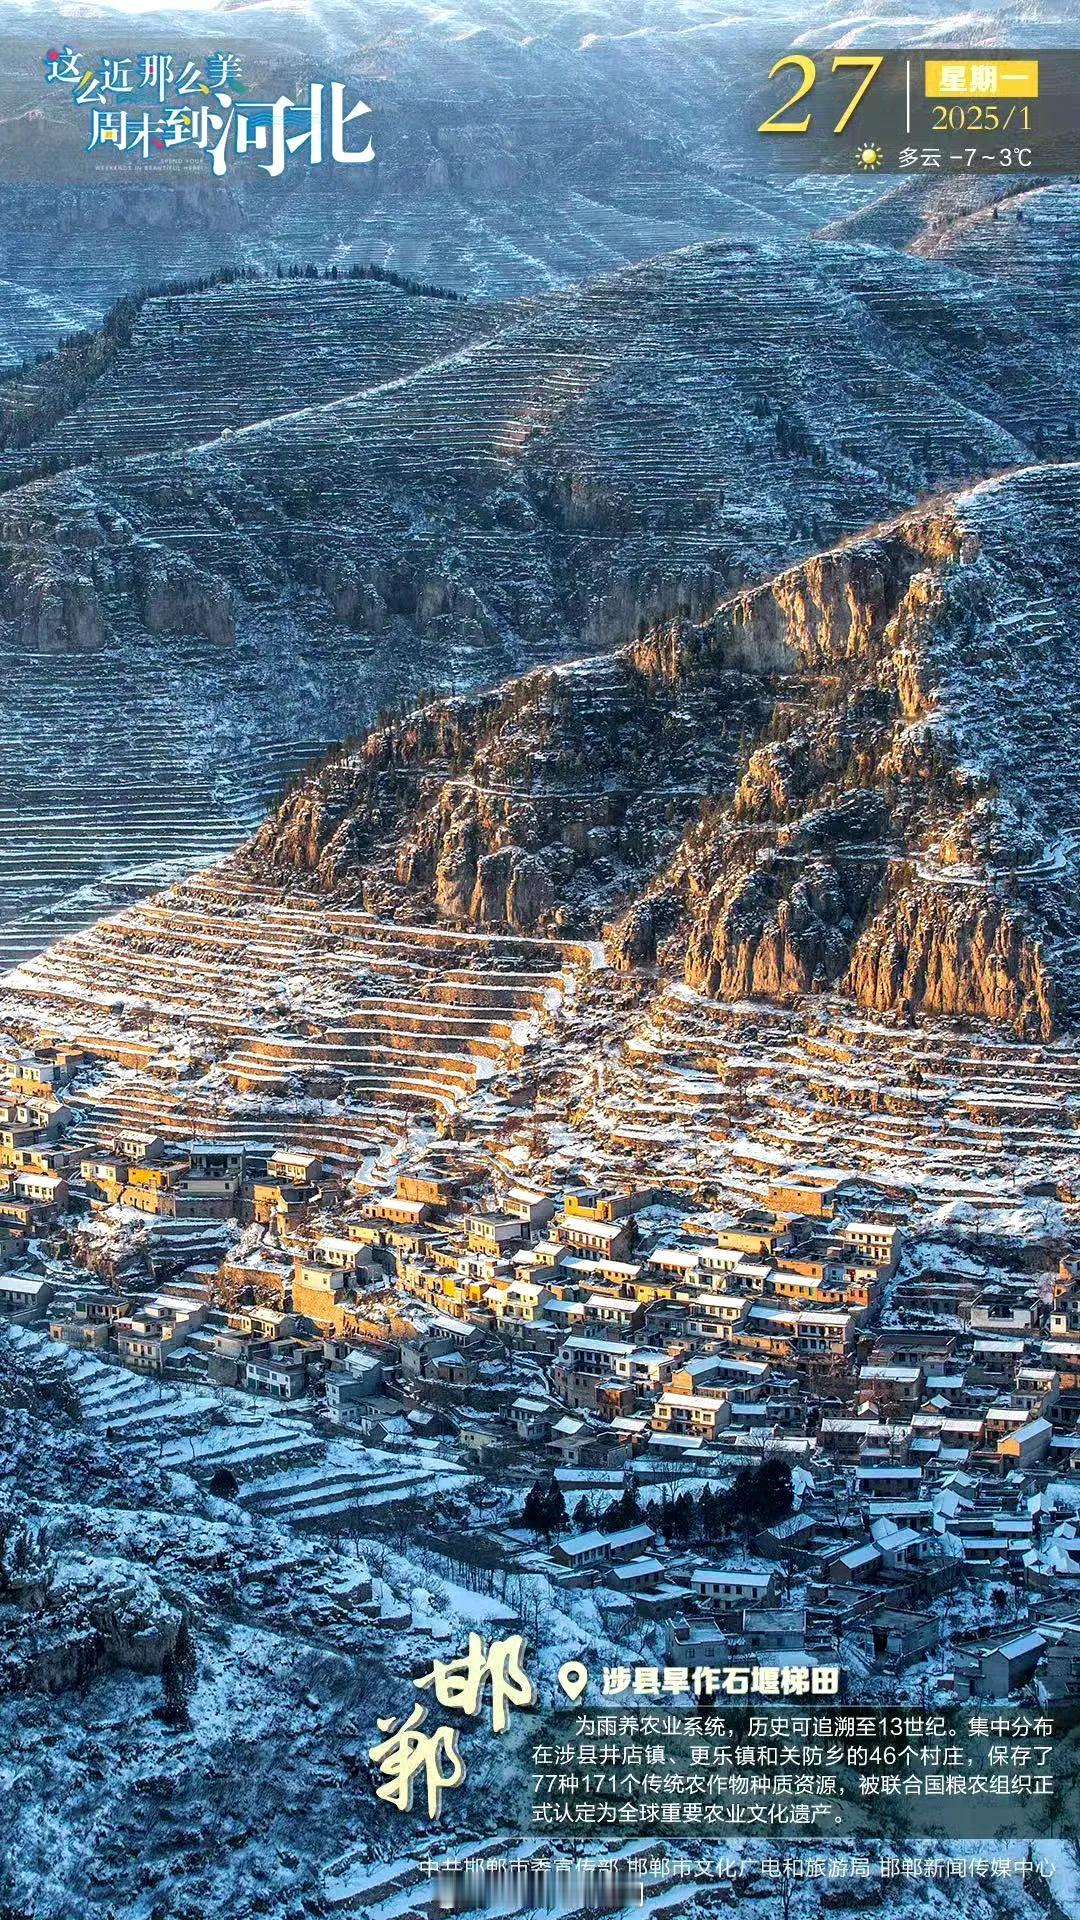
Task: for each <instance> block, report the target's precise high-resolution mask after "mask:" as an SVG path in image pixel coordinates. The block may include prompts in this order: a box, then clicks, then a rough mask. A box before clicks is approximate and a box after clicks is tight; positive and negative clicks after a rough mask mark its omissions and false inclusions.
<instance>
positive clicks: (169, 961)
mask: <svg viewBox="0 0 1080 1920" xmlns="http://www.w3.org/2000/svg"><path fill="white" fill-rule="evenodd" d="M589 962H590V955H589V954H588V952H587V951H586V950H584V949H574V948H572V947H565V946H561V945H560V944H559V943H557V942H555V941H547V940H526V939H517V938H509V937H505V938H503V937H499V936H497V935H490V936H483V935H468V934H455V933H453V932H450V931H447V930H446V929H441V928H423V927H416V928H408V929H397V928H394V927H392V926H390V925H387V924H384V923H382V922H380V921H378V920H376V919H375V918H374V917H373V916H372V915H370V914H367V913H364V912H363V911H362V910H360V909H341V910H334V911H330V912H328V911H327V910H326V908H325V905H324V903H322V902H320V901H319V900H318V899H317V898H316V897H315V896H314V895H312V896H308V897H306V898H305V897H304V896H303V895H291V896H288V897H286V896H285V895H283V894H278V893H275V892H274V891H273V890H270V889H266V888H260V887H257V886H254V885H252V884H251V883H250V882H247V881H246V880H244V879H243V877H242V876H240V875H238V874H236V873H235V872H234V871H233V870H232V869H230V868H229V867H227V866H226V867H224V868H218V869H213V870H211V871H209V872H207V873H204V874H202V875H197V876H196V877H195V878H194V879H193V880H190V881H188V882H186V883H184V884H183V885H180V886H176V887H173V888H170V889H169V890H168V891H167V892H166V893H164V894H162V895H159V896H157V897H156V898H153V899H150V900H148V901H146V902H144V903H142V904H140V905H136V906H134V907H131V908H129V909H128V910H127V911H125V912H123V913H121V914H119V915H116V916H113V917H112V918H108V919H104V920H101V921H99V922H97V923H96V925H95V926H94V927H92V928H91V929H89V930H88V931H87V932H85V933H81V934H75V935H73V936H71V937H70V938H69V939H67V940H65V941H63V942H61V943H59V944H58V945H56V946H54V947H52V948H50V949H49V950H48V951H47V952H45V953H44V954H42V955H40V956H39V957H37V958H36V959H29V960H27V961H25V962H24V963H23V964H22V965H21V966H19V967H17V968H16V969H14V970H13V971H12V972H11V973H10V974H8V975H7V976H6V978H5V980H4V982H3V992H2V994H0V1021H2V1022H3V1024H4V1025H5V1026H7V1027H8V1028H9V1029H11V1030H12V1031H18V1032H19V1033H20V1034H22V1035H23V1036H25V1037H32V1036H33V1034H34V1033H35V1032H37V1031H40V1030H41V1029H43V1028H48V1030H50V1031H61V1032H64V1033H66V1034H69V1035H71V1036H73V1037H77V1038H78V1039H79V1040H80V1041H81V1042H82V1043H84V1044H86V1045H87V1046H89V1047H90V1048H92V1049H93V1050H94V1051H95V1052H96V1053H98V1054H99V1055H103V1056H104V1057H105V1058H107V1059H111V1060H113V1061H114V1062H116V1065H117V1069H118V1070H117V1072H116V1073H115V1074H114V1075H113V1076H112V1077H110V1078H109V1079H108V1080H106V1081H105V1082H104V1083H102V1084H100V1085H95V1087H94V1088H93V1089H91V1090H90V1091H88V1092H86V1093H84V1094H83V1095H82V1096H80V1098H81V1101H82V1118H83V1127H82V1133H83V1137H84V1138H85V1139H87V1140H92V1139H97V1138H107V1137H109V1136H110V1135H111V1134H113V1133H115V1131H116V1129H117V1128H118V1126H121V1125H128V1126H133V1125H144V1126H148V1127H152V1128H154V1129H155V1130H159V1131H161V1132H163V1133H166V1134H169V1135H171V1136H173V1137H179V1138H183V1137H190V1136H191V1135H192V1134H194V1133H198V1134H209V1135H210V1136H212V1137H213V1138H223V1137H232V1138H239V1139H244V1138H248V1139H250V1138H251V1137H252V1136H253V1134H255V1135H257V1136H258V1137H260V1138H266V1137H271V1138H272V1137H273V1132H274V1128H275V1125H276V1126H277V1127H280V1126H281V1125H282V1123H283V1119H284V1116H285V1115H286V1114H287V1115H288V1118H289V1134H290V1138H293V1139H296V1140H303V1141H304V1142H305V1143H306V1144H308V1145H309V1146H311V1147H313V1148H316V1149H318V1150H320V1151H323V1152H325V1153H327V1154H329V1155H332V1156H342V1157H346V1158H350V1159H354V1160H355V1159H359V1158H362V1157H363V1156H364V1154H366V1153H368V1152H370V1151H372V1150H373V1149H374V1148H376V1147H377V1146H378V1144H379V1143H380V1141H381V1140H383V1139H385V1138H386V1137H387V1135H388V1131H389V1129H390V1126H391V1123H392V1122H393V1121H394V1120H395V1119H397V1120H398V1121H403V1120H405V1119H406V1118H407V1116H408V1115H409V1114H412V1113H418V1112H419V1113H432V1112H435V1111H439V1110H445V1109H447V1108H449V1107H451V1106H453V1105H454V1104H455V1103H456V1102H458V1101H459V1100H461V1099H462V1098H463V1097H464V1096H466V1095H467V1094H468V1093H470V1092H471V1091H472V1090H473V1089H474V1088H475V1087H476V1086H477V1084H478V1083H479V1082H480V1081H481V1080H483V1079H486V1078H487V1077H489V1076H490V1075H491V1073H492V1072H493V1071H494V1070H495V1067H496V1064H497V1063H498V1062H500V1061H502V1060H504V1059H506V1058H508V1057H513V1056H515V1055H516V1053H517V1052H518V1051H519V1050H520V1049H521V1047H522V1046H524V1045H525V1044H526V1042H527V1041H528V1039H529V1038H530V1036H531V1035H532V1034H533V1033H534V1032H535V1031H536V1030H537V1028H538V1027H539V1025H540V1024H541V1022H542V1021H543V1019H544V1018H545V1016H546V1015H547V1014H549V1013H551V1012H552V1011H554V1009H555V1008H556V1007H557V1006H558V1005H559V1004H560V1003H561V1001H562V999H563V998H564V996H565V995H566V993H567V992H568V991H569V990H571V989H572V983H573V977H574V972H575V969H576V968H580V967H584V966H587V965H588V964H589ZM168 1061H172V1062H173V1063H175V1064H176V1065H181V1064H183V1063H184V1062H187V1063H188V1065H189V1066H190V1067H192V1068H193V1069H194V1074H193V1077H191V1078H189V1079H185V1080H184V1081H183V1082H182V1084H181V1085H180V1086H178V1087H176V1088H174V1087H172V1086H170V1085H168V1084H167V1083H165V1082H163V1081H162V1079H161V1078H160V1074H159V1073H152V1072H148V1071H147V1068H148V1067H149V1065H150V1064H151V1063H153V1065H154V1067H155V1068H158V1069H159V1068H160V1066H161V1065H162V1063H163V1062H168ZM311 1094H317V1095H318V1096H319V1098H320V1100H321V1102H322V1104H321V1105H320V1106H318V1107H314V1108H313V1107H312V1106H311V1105H310V1104H308V1105H305V1102H306V1101H308V1100H309V1096H310V1095H311ZM237 1096H239V1097H237Z"/></svg>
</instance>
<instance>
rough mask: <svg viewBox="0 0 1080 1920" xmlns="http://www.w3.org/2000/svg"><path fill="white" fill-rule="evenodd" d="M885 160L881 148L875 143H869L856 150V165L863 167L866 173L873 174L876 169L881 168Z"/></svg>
mask: <svg viewBox="0 0 1080 1920" xmlns="http://www.w3.org/2000/svg"><path fill="white" fill-rule="evenodd" d="M884 158H885V155H884V154H883V153H882V151H881V148H880V147H879V146H878V145H877V144H876V142H874V141H868V142H866V143H865V144H864V145H862V146H858V147H856V149H855V164H856V166H858V167H861V168H862V171H863V172H864V173H873V172H874V170H875V168H877V167H880V165H881V163H882V161H883V160H884Z"/></svg>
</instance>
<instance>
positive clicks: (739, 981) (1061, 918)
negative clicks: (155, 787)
mask: <svg viewBox="0 0 1080 1920" xmlns="http://www.w3.org/2000/svg"><path fill="white" fill-rule="evenodd" d="M1077 490H1078V484H1077V469H1076V468H1074V467H1051V468H1036V469H1032V470H1030V471H1028V472H1025V473H1023V474H1021V475H1017V476H1015V477H1014V478H1013V479H1011V480H1007V481H1003V482H1001V483H997V484H995V485H993V486H991V487H987V488H980V489H977V490H975V491H973V492H972V493H970V494H964V495H960V496H956V497H954V498H951V499H947V500H942V501H941V502H940V503H938V504H935V505H933V506H931V507H929V508H927V509H925V510H923V511H922V512H920V513H919V514H916V515H913V516H907V517H904V518H902V519H901V520H899V521H897V522H895V523H893V524H892V525H891V526H887V527H883V528H881V529H878V530H876V531H875V532H874V533H873V534H872V535H870V536H868V537H866V538H865V539H863V540H855V541H851V542H847V543H845V544H843V545H842V546H840V547H837V548H834V549H832V550H830V551H828V552H826V553H823V554H820V555H817V556H814V557H813V558H812V559H811V560H810V561H808V562H806V563H805V564H803V565H800V566H797V567H793V568H790V569H788V570H786V571H785V572H784V573H782V574H779V575H777V576H775V577H774V578H772V579H771V580H768V581H766V582H765V583H763V584H762V586H760V587H759V588H756V589H754V590H752V591H748V592H745V593H739V594H736V595H734V596H729V597H727V598H725V599H723V600H721V601H720V602H719V603H718V604H717V605H716V607H715V608H714V610H713V611H712V613H711V614H710V615H709V617H708V618H706V619H703V620H698V621H691V620H676V621H669V622H667V623H665V624H662V625H660V626H658V627H656V628H654V629H653V630H652V631H650V632H648V633H646V634H644V635H643V636H642V637H641V638H640V639H638V640H635V641H633V642H632V643H631V644H630V645H629V646H627V647H626V648H625V649H624V650H622V651H621V652H620V653H618V654H617V655H616V656H614V657H613V658H612V659H610V660H608V661H605V662H603V663H596V662H592V663H584V664H581V665H578V666H575V667H572V668H563V669H559V670H547V671H542V672H538V673H534V674H532V675H528V676H526V677H525V678H523V679H521V680H518V681H514V682H511V683H510V684H509V685H508V686H507V687H505V688H503V689H502V690H501V691H500V692H498V693H497V694H493V695H487V696H484V697H483V698H482V699H480V700H477V701H457V702H452V703H436V704H435V705H433V706H432V707H430V708H428V709H425V710H424V711H423V712H422V713H420V714H418V715H416V716H413V717H412V718H410V719H408V720H404V721H401V722H398V723H396V724H394V725H391V726H388V727H386V728H384V729H381V730H380V731H379V732H378V733H377V734H375V735H373V736H371V737H370V738H369V739H368V740H367V741H366V742H364V743H363V745H362V746H361V747H360V748H359V749H357V750H356V751H355V752H352V753H349V754H347V755H344V756H342V757H340V758H338V759H337V760H334V761H332V762H331V763H330V764H329V765H328V766H327V767H326V768H325V769H324V770H323V771H322V773H321V774H320V775H319V776H318V777H316V778H314V779H311V780H307V781H304V782H303V783H302V784H301V786H300V787H299V789H298V791H297V792H296V793H295V794H294V795H293V796H292V797H291V799H290V800H289V801H288V802H287V803H286V804H285V806H284V807H283V808H282V810H281V812H280V813H279V814H278V815H277V816H276V817H275V818H273V819H272V820H270V821H269V822H268V823H267V825H266V826H265V827H264V828H263V830H262V831H261V833H260V834H259V835H258V836H257V838H256V840H255V842H254V843H253V845H252V847H251V849H250V856H249V857H250V858H251V860H252V861H253V862H254V863H255V864H256V865H258V866H261V867H263V868H264V869H266V870H269V871H271V872H272V873H274V874H275V876H277V877H281V876H282V875H283V874H287V873H290V872H296V871H297V870H299V871H302V872H304V873H306V874H308V875H309V876H313V877H314V878H315V879H316V880H317V881H318V882H319V883H320V884H322V885H325V886H327V887H341V886H348V887H351V888H352V889H353V890H354V891H357V890H358V891H360V892H362V893H363V895H364V896H365V897H366V898H367V899H369V900H370V901H371V902H372V903H373V904H378V905H380V906H381V907H383V908H387V909H389V910H392V911H394V912H396V913H398V914H401V915H403V916H405V917H408V916H409V915H410V914H412V915H418V916H423V915H435V916H441V917H443V918H445V919H447V920H451V921H454V922H455V923H457V924H475V925H478V926H491V925H504V926H508V927H511V928H513V929H515V930H517V931H525V932H528V931H532V930H536V929H543V930H554V929H559V930H570V931H573V932H575V933H577V934H579V935H582V936H588V935H594V936H595V935H596V934H598V933H599V932H600V931H601V929H604V928H606V937H607V939H608V943H609V953H610V956H611V958H612V960H613V962H614V964H616V965H620V966H627V967H631V966H638V965H660V966H662V967H664V968H665V969H673V970H675V969H677V970H678V971H679V972H680V973H681V974H682V975H683V977H684V978H685V979H686V981H687V982H688V984H690V985H691V986H693V987H695V988H698V989H700V990H702V991H704V992H706V993H708V994H710V995H714V996H718V997H722V998H743V997H759V996H764V997H774V998H778V999H785V1000H786V999H792V998H795V997H797V996H799V995H802V994H806V993H813V992H818V991H823V990H826V989H838V988H839V989H842V990H844V991H846V992H849V993H851V994H852V995H853V996H854V997H855V998H856V999H857V1000H858V1001H860V1002H861V1003H862V1004H864V1005H866V1006H867V1007H871V1008H875V1009H894V1010H896V1011H898V1012H901V1013H903V1014H906V1015H912V1014H918V1013H922V1012H925V1013H928V1014H929V1013H944V1014H959V1015H967V1016H973V1017H982V1018H988V1019H992V1020H997V1021H1003V1022H1007V1023H1008V1024H1009V1025H1011V1026H1013V1027H1015V1028H1016V1029H1017V1030H1019V1031H1021V1032H1024V1033H1033V1034H1042V1035H1045V1034H1047V1033H1049V1032H1050V1031H1051V1030H1052V1027H1053V1024H1054V1021H1055V1017H1056V1016H1057V1013H1058V1010H1059V1008H1060V1007H1061V1005H1062V1004H1064V1003H1066V1002H1068V1000H1069V998H1070V983H1069V978H1068V966H1067V964H1065V963H1064V961H1063V956H1064V955H1066V954H1067V944H1066V943H1067V940H1068V939H1069V938H1071V937H1072V936H1071V929H1072V926H1073V914H1074V909H1072V907H1071V905H1070V889H1069V885H1068V874H1069V870H1070V862H1071V847H1072V840H1071V839H1069V838H1068V834H1069V831H1070V829H1069V825H1068V821H1069V818H1070V817H1071V815H1070V803H1069V802H1068V800H1067V799H1066V798H1065V797H1064V793H1063V789H1062V785H1061V783H1060V781H1054V779H1053V767H1054V764H1055V761H1060V758H1061V756H1062V755H1064V754H1066V753H1067V752H1069V751H1070V750H1071V748H1070V735H1069V725H1070V722H1069V707H1068V701H1067V699H1066V698H1065V687H1064V678H1065V676H1066V675H1067V672H1068V671H1071V667H1068V666H1067V664H1066V663H1067V662H1072V661H1075V659H1076V651H1075V648H1076V644H1077V635H1076V633H1075V631H1074V628H1073V626H1072V625H1071V624H1070V622H1071V621H1072V618H1073V616H1072V613H1071V607H1072V600H1071V588H1070V585H1069V582H1070V579H1071V577H1072V568H1073V564H1074V560H1075V556H1074V554H1073V551H1072V548H1073V544H1074V539H1075V536H1074V534H1073V532H1072V525H1073V507H1074V503H1075V497H1076V493H1077ZM1033 538H1034V540H1035V544H1036V546H1037V548H1038V555H1039V558H1038V563H1037V564H1038V569H1039V573H1038V583H1037V584H1038V587H1039V598H1038V600H1037V602H1035V603H1034V604H1037V606H1038V607H1039V608H1040V609H1041V614H1040V617H1041V618H1042V619H1043V621H1044V622H1045V621H1046V620H1047V618H1048V617H1049V614H1048V611H1047V610H1048V608H1051V607H1052V608H1053V609H1054V610H1055V618H1058V617H1060V620H1061V621H1062V623H1063V625H1062V627H1061V630H1060V632H1059V633H1057V636H1056V640H1055V645H1054V648H1053V650H1052V651H1051V650H1049V649H1040V650H1039V652H1038V653H1037V655H1036V657H1035V660H1034V661H1033V662H1032V663H1031V671H1030V673H1029V674H1028V676H1027V679H1026V682H1025V683H1024V684H1023V685H1022V686H1021V685H1020V684H1019V682H1018V677H1017V641H1016V640H1015V639H1014V638H1010V636H1011V635H1013V634H1014V631H1015V628H1016V622H1017V618H1018V615H1017V611H1016V608H1017V604H1018V596H1019V604H1020V606H1021V607H1022V606H1023V604H1024V598H1023V596H1024V593H1025V592H1029V593H1032V592H1033V591H1034V586H1035V584H1036V583H1035V582H1034V581H1032V580H1029V579H1027V576H1026V573H1025V570H1027V571H1028V572H1030V569H1031V566H1032V564H1033V562H1032V559H1031V543H1032V540H1033ZM992 669H993V670H992ZM1059 676H1060V677H1061V680H1062V685H1061V697H1060V699H1058V700H1055V701H1054V709H1055V712H1054V713H1048V710H1047V705H1046V698H1045V696H1046V693H1047V691H1049V689H1050V688H1051V687H1052V685H1053V684H1054V683H1055V681H1056V678H1057V677H1059ZM1025 718H1026V722H1027V729H1026V733H1025V728H1024V721H1025ZM1074 830H1075V829H1074Z"/></svg>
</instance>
